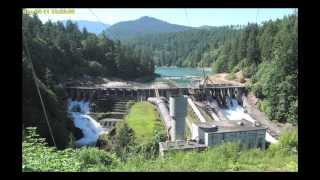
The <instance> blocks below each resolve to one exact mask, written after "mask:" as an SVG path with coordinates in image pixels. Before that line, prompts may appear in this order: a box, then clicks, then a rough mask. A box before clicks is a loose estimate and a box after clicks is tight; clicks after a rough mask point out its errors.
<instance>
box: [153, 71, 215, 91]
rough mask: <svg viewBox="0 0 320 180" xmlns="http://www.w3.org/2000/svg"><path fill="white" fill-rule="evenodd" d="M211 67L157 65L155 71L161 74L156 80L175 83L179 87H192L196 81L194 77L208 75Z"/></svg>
mask: <svg viewBox="0 0 320 180" xmlns="http://www.w3.org/2000/svg"><path fill="white" fill-rule="evenodd" d="M210 72H211V69H209V68H205V69H204V72H203V69H202V68H180V67H157V68H156V69H155V73H157V74H159V75H160V77H158V78H157V79H156V80H155V82H168V83H173V84H175V85H176V86H178V87H190V86H192V85H193V84H194V83H195V82H194V80H193V78H199V77H203V76H206V75H208V74H209V73H210Z"/></svg>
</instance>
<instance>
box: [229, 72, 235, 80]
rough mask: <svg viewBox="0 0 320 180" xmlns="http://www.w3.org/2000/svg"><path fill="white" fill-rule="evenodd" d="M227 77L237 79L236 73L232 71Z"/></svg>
mask: <svg viewBox="0 0 320 180" xmlns="http://www.w3.org/2000/svg"><path fill="white" fill-rule="evenodd" d="M227 79H229V80H234V79H236V75H235V74H234V73H230V74H228V76H227Z"/></svg>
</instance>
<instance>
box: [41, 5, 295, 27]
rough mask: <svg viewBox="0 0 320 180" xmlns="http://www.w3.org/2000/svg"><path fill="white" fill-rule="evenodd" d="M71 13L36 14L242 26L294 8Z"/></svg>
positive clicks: (109, 20) (104, 20)
mask: <svg viewBox="0 0 320 180" xmlns="http://www.w3.org/2000/svg"><path fill="white" fill-rule="evenodd" d="M74 10H75V13H74V14H51V13H49V14H38V16H39V18H40V19H41V21H43V22H46V21H47V20H48V19H51V20H52V21H54V22H55V21H57V20H67V19H71V20H88V21H97V22H99V21H100V22H102V23H106V24H109V25H113V24H115V23H117V22H121V21H129V20H135V19H138V18H140V17H142V16H150V17H154V18H157V19H160V20H163V21H166V22H169V23H172V24H179V25H185V26H192V27H199V26H203V25H208V26H223V25H245V24H248V22H251V23H256V22H257V23H261V22H263V21H267V20H270V19H271V20H275V19H277V18H282V17H283V16H286V15H289V14H292V13H293V12H294V10H295V9H294V8H258V9H257V8H247V9H243V8H233V9H232V8H229V9H222V8H216V9H214V8H207V9H205V8H167V9H166V8H140V9H139V8H127V9H120V8H112V9H111V8H106V9H86V8H81V9H74Z"/></svg>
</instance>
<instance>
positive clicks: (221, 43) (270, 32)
mask: <svg viewBox="0 0 320 180" xmlns="http://www.w3.org/2000/svg"><path fill="white" fill-rule="evenodd" d="M125 43H126V44H129V45H130V46H131V47H132V48H134V49H150V51H152V52H153V54H152V55H153V59H154V61H155V64H156V65H158V66H182V67H202V66H204V67H209V66H212V70H213V73H222V72H227V73H236V72H238V71H242V72H243V73H244V76H245V77H244V78H250V79H251V84H249V86H248V87H249V88H250V90H251V91H252V92H254V94H255V95H256V96H257V97H258V98H260V99H261V102H259V104H260V109H261V110H262V111H264V112H266V114H267V115H268V117H269V119H271V120H277V121H279V122H291V123H296V122H297V120H298V117H297V114H298V113H297V112H298V15H297V14H292V15H289V16H285V17H284V18H282V19H277V20H275V21H271V20H270V21H266V22H263V23H262V25H257V24H248V25H246V26H224V27H213V28H210V29H202V30H201V29H194V30H188V31H184V32H179V33H164V34H156V35H148V36H144V37H141V38H136V39H132V40H128V41H127V42H125ZM229 78H230V79H233V78H234V77H233V75H230V76H229Z"/></svg>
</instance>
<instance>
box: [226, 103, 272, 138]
mask: <svg viewBox="0 0 320 180" xmlns="http://www.w3.org/2000/svg"><path fill="white" fill-rule="evenodd" d="M226 102H227V106H228V108H227V109H221V110H222V112H223V114H224V115H225V116H226V117H227V118H228V120H231V121H232V120H242V119H245V120H247V121H250V122H251V123H255V121H256V120H254V119H253V118H252V117H251V116H250V115H249V114H248V113H245V110H244V108H243V107H242V106H241V105H239V103H238V101H237V99H235V98H232V99H231V100H230V98H229V97H226ZM231 104H232V105H231ZM266 141H268V142H270V143H276V142H277V140H276V139H275V138H273V137H272V136H271V135H270V134H269V133H268V132H266Z"/></svg>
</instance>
